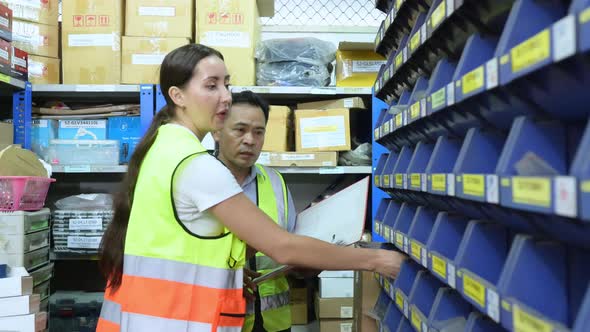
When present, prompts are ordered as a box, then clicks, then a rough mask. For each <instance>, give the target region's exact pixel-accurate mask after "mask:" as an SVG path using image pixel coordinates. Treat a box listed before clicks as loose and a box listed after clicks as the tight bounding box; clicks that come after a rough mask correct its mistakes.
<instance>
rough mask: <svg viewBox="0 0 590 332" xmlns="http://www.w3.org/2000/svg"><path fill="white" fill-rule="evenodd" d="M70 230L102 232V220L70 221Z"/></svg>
mask: <svg viewBox="0 0 590 332" xmlns="http://www.w3.org/2000/svg"><path fill="white" fill-rule="evenodd" d="M69 229H70V230H76V231H82V230H83V231H93V230H102V219H70V222H69Z"/></svg>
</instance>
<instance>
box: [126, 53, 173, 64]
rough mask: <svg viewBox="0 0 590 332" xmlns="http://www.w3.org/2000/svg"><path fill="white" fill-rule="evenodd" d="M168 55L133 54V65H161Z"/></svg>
mask: <svg viewBox="0 0 590 332" xmlns="http://www.w3.org/2000/svg"><path fill="white" fill-rule="evenodd" d="M165 56H166V54H131V64H132V65H151V66H153V65H161V64H162V62H163V61H164V57H165Z"/></svg>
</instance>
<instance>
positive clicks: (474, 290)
mask: <svg viewBox="0 0 590 332" xmlns="http://www.w3.org/2000/svg"><path fill="white" fill-rule="evenodd" d="M463 292H464V293H465V295H467V296H468V297H469V298H470V299H472V300H473V301H475V302H476V303H477V304H479V305H480V306H482V307H484V308H485V306H486V288H485V287H484V285H482V284H481V283H480V282H479V281H477V280H475V279H473V278H471V277H470V276H468V275H467V274H464V275H463Z"/></svg>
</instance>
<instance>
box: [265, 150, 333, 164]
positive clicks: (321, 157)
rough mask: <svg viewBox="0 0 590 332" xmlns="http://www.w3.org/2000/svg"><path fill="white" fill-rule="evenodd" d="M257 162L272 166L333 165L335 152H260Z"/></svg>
mask: <svg viewBox="0 0 590 332" xmlns="http://www.w3.org/2000/svg"><path fill="white" fill-rule="evenodd" d="M257 163H259V164H261V165H266V166H274V167H335V166H336V165H337V164H338V153H337V152H307V153H300V152H280V153H279V152H262V153H261V154H260V157H258V161H257Z"/></svg>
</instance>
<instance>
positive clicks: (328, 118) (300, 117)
mask: <svg viewBox="0 0 590 332" xmlns="http://www.w3.org/2000/svg"><path fill="white" fill-rule="evenodd" d="M295 121H296V149H295V150H296V151H298V152H305V151H347V150H350V114H349V110H348V109H344V108H343V109H332V110H297V111H295Z"/></svg>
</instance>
